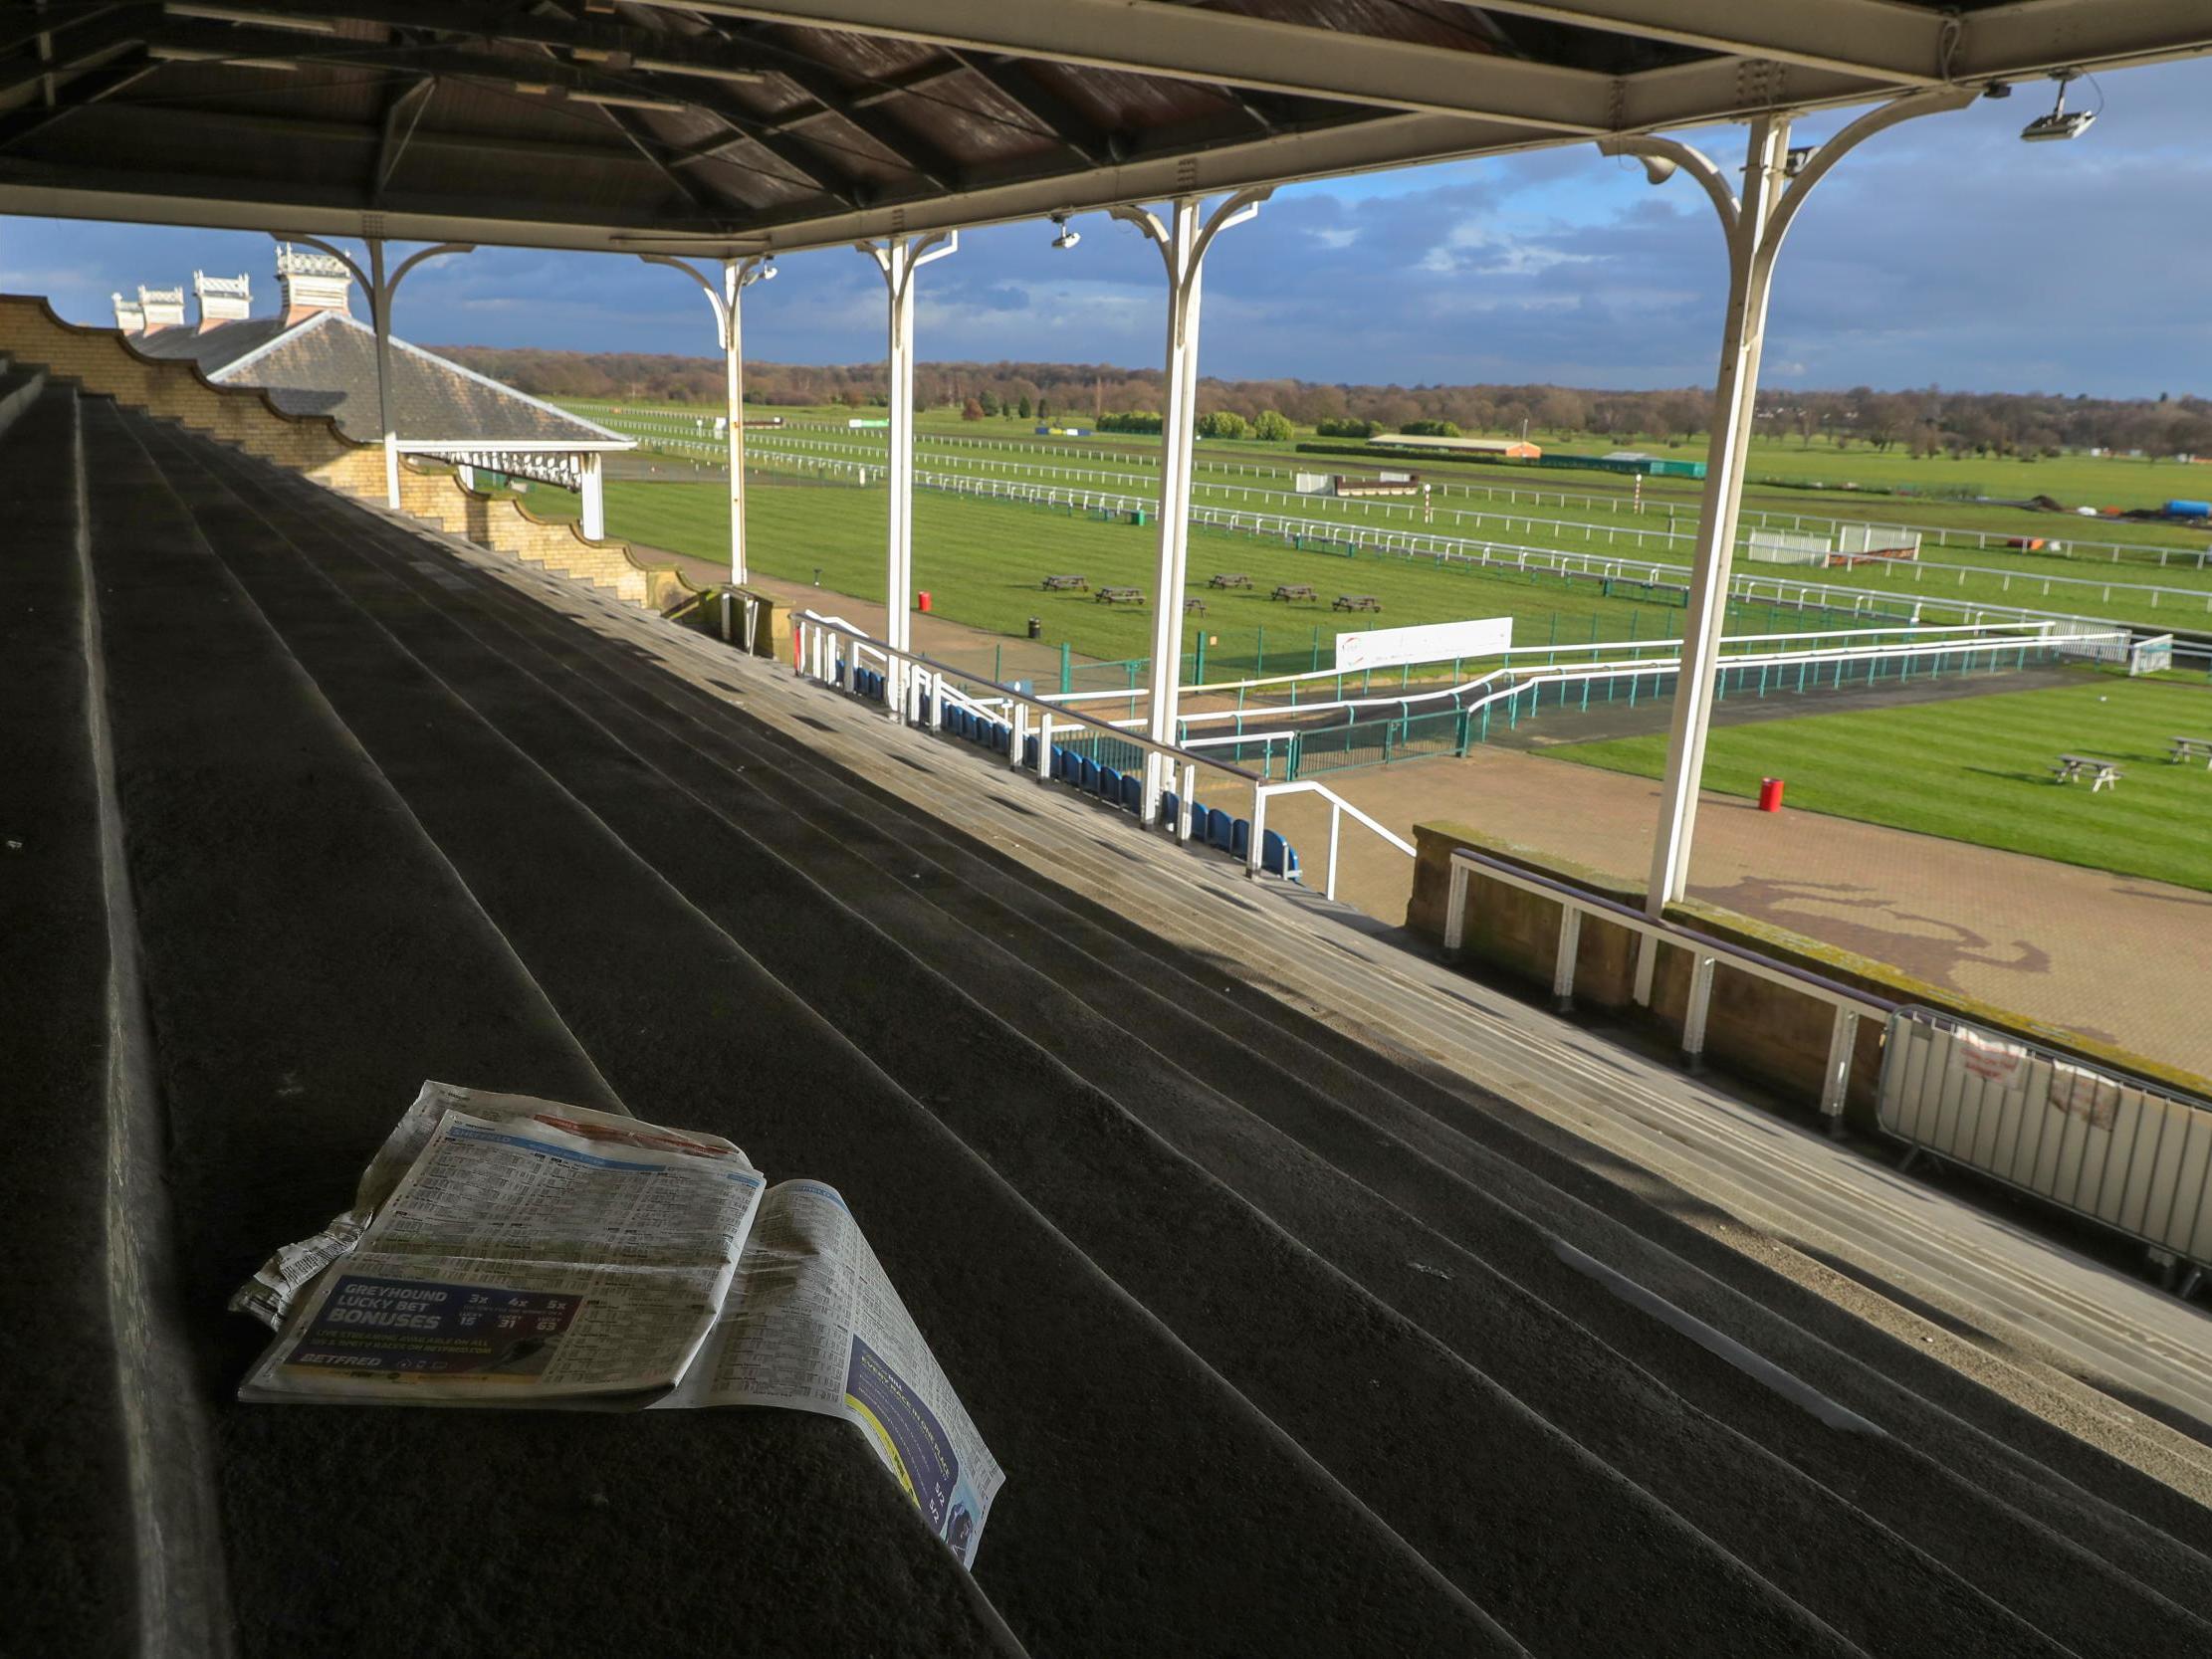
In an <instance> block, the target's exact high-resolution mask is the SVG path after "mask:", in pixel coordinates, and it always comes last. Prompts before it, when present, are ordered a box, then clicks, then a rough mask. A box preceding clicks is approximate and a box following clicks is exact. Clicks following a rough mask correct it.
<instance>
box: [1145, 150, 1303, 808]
mask: <svg viewBox="0 0 2212 1659" xmlns="http://www.w3.org/2000/svg"><path fill="white" fill-rule="evenodd" d="M1271 194H1272V191H1271V190H1264V189H1262V190H1242V191H1239V192H1237V193H1236V194H1235V195H1233V196H1231V197H1229V198H1228V200H1227V201H1225V202H1223V203H1221V205H1220V206H1219V207H1217V208H1216V209H1215V210H1214V213H1213V215H1212V217H1210V218H1209V217H1206V216H1205V214H1204V205H1205V204H1204V202H1203V201H1202V200H1201V198H1199V197H1197V196H1178V197H1177V198H1176V199H1175V202H1174V205H1173V209H1172V212H1171V214H1170V222H1169V223H1167V224H1165V225H1163V224H1162V223H1161V222H1160V218H1159V216H1158V215H1157V214H1155V213H1153V212H1151V211H1150V210H1149V209H1147V208H1142V207H1133V206H1125V207H1117V208H1115V209H1113V210H1112V211H1113V215H1114V217H1115V218H1117V219H1120V220H1123V221H1125V222H1126V223H1128V224H1132V225H1135V226H1136V227H1137V228H1138V229H1139V230H1141V231H1143V232H1144V234H1145V235H1146V236H1147V237H1148V238H1150V239H1151V241H1152V242H1153V244H1154V245H1155V246H1156V247H1158V248H1159V250H1160V257H1161V259H1162V261H1163V262H1164V263H1165V264H1166V266H1167V268H1168V344H1167V356H1166V361H1165V363H1164V364H1163V371H1164V376H1165V378H1166V381H1167V392H1168V399H1167V407H1166V408H1165V409H1164V410H1163V411H1162V418H1161V423H1160V515H1159V517H1160V563H1159V568H1158V570H1157V572H1156V573H1155V576H1154V588H1153V595H1152V603H1153V617H1152V675H1151V686H1150V689H1151V696H1150V698H1149V701H1148V702H1147V705H1146V718H1147V725H1146V735H1147V736H1149V737H1150V738H1151V739H1152V740H1153V741H1154V742H1156V743H1173V742H1174V741H1175V740H1176V737H1177V724H1178V723H1177V717H1178V715H1179V713H1180V711H1181V705H1182V699H1183V589H1184V584H1185V581H1186V579H1187V578H1188V575H1189V567H1190V557H1191V448H1192V440H1193V437H1194V435H1195V431H1196V424H1197V421H1198V387H1199V295H1200V279H1201V277H1202V276H1203V275H1204V272H1205V267H1206V251H1207V249H1209V248H1210V247H1212V246H1213V245H1214V239H1215V237H1217V236H1218V235H1219V234H1220V233H1221V232H1222V231H1224V230H1227V229H1228V228H1229V227H1230V226H1231V225H1241V224H1242V223H1244V221H1245V220H1247V219H1249V218H1251V217H1252V216H1253V215H1254V214H1256V213H1257V212H1258V211H1259V204H1260V203H1261V202H1263V201H1265V200H1266V199H1267V198H1268V196H1269V195H1271ZM1172 781H1173V774H1172V771H1171V769H1170V767H1169V765H1168V761H1167V757H1166V756H1164V755H1162V754H1160V753H1159V752H1158V751H1157V750H1148V751H1147V753H1146V755H1145V786H1144V801H1143V807H1142V812H1141V816H1142V819H1143V821H1144V822H1145V823H1147V824H1153V823H1157V822H1159V819H1160V796H1161V794H1162V792H1163V791H1164V790H1166V788H1167V787H1168V785H1169V783H1170V782H1172ZM1182 810H1184V811H1185V812H1188V811H1189V810H1190V805H1189V803H1188V802H1185V803H1184V805H1183V808H1182Z"/></svg>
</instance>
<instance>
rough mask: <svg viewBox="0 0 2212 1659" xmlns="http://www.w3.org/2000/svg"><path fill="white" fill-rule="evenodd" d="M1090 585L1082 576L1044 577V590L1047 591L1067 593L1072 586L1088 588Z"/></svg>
mask: <svg viewBox="0 0 2212 1659" xmlns="http://www.w3.org/2000/svg"><path fill="white" fill-rule="evenodd" d="M1090 585H1091V584H1090V583H1089V582H1087V581H1085V580H1084V579H1083V578H1082V577H1081V576H1047V577H1045V578H1044V591H1045V592H1047V593H1065V592H1067V591H1068V590H1069V589H1070V588H1077V587H1086V588H1087V587H1089V586H1090Z"/></svg>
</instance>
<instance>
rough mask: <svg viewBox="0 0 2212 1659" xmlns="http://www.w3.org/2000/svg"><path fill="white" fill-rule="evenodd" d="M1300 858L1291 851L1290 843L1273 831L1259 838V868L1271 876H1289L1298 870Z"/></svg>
mask: <svg viewBox="0 0 2212 1659" xmlns="http://www.w3.org/2000/svg"><path fill="white" fill-rule="evenodd" d="M1297 863H1298V858H1297V855H1296V854H1295V853H1293V852H1292V851H1291V850H1290V843H1289V842H1287V841H1285V840H1284V839H1283V838H1282V837H1281V836H1279V835H1277V834H1276V833H1275V832H1274V831H1273V830H1269V831H1267V832H1266V834H1264V835H1262V836H1261V837H1260V838H1259V867H1260V868H1261V869H1262V870H1264V871H1266V872H1267V873H1268V874H1269V875H1270V876H1284V875H1288V874H1289V873H1290V872H1291V871H1292V870H1294V869H1296V868H1297Z"/></svg>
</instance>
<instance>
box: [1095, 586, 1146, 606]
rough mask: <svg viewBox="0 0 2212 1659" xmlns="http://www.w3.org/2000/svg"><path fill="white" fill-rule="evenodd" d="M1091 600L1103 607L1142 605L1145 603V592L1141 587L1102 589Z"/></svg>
mask: <svg viewBox="0 0 2212 1659" xmlns="http://www.w3.org/2000/svg"><path fill="white" fill-rule="evenodd" d="M1091 598H1092V600H1093V602H1094V603H1096V604H1101V605H1141V604H1143V603H1144V602H1145V590H1144V589H1143V588H1141V587H1102V588H1100V589H1099V590H1098V591H1097V592H1096V593H1095V594H1093V595H1092V596H1091Z"/></svg>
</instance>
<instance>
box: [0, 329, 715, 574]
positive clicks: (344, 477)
mask: <svg viewBox="0 0 2212 1659" xmlns="http://www.w3.org/2000/svg"><path fill="white" fill-rule="evenodd" d="M0 354H5V355H6V356H8V357H10V358H12V359H14V360H16V361H18V362H20V363H23V364H26V365H35V366H36V367H38V368H39V369H42V370H43V371H44V372H46V373H47V374H50V375H53V376H56V377H60V378H67V379H69V380H71V381H73V382H75V383H76V384H77V385H79V386H81V387H82V388H84V389H85V390H86V391H88V392H95V393H99V394H101V395H103V396H107V397H111V398H114V399H115V400H116V401H117V402H119V403H121V404H123V405H125V406H127V407H129V408H133V409H142V410H144V411H145V412H147V413H148V414H153V415H158V416H161V417H162V418H164V419H167V420H173V421H175V422H177V423H178V424H179V425H182V426H184V427H186V428H188V429H189V430H191V431H194V432H200V433H204V434H206V435H208V436H209V437H214V438H219V439H222V440H223V441H224V442H226V443H231V444H235V445H237V446H238V448H240V449H242V450H244V451H245V452H246V453H247V454H249V455H254V456H259V457H260V458H262V459H263V460H266V461H271V462H274V463H276V464H277V465H278V466H281V467H287V468H290V469H291V470H293V471H295V472H297V473H300V474H301V475H303V476H304V477H307V478H311V479H314V480H315V481H316V482H317V483H319V484H323V485H327V486H328V487H329V488H331V489H332V490H335V491H337V492H339V493H340V494H342V495H346V496H350V497H352V498H353V499H355V500H356V501H361V502H367V503H369V504H371V505H377V506H380V505H382V504H383V502H384V499H385V489H384V456H383V450H382V448H381V447H380V446H378V445H374V444H359V443H355V442H354V441H353V440H352V439H350V438H348V437H346V436H345V435H344V434H343V433H342V432H340V431H339V430H338V429H337V426H336V423H335V422H333V421H332V420H331V419H329V418H328V417H309V416H301V415H293V414H288V413H287V412H285V411H284V410H282V409H280V408H278V407H277V405H276V404H275V403H273V402H271V401H270V399H269V397H268V395H267V394H266V393H264V392H262V391H260V390H258V389H256V388H253V387H245V386H218V385H214V384H212V383H211V382H209V381H208V380H206V379H204V378H202V377H201V375H200V373H199V370H198V369H197V368H196V367H195V366H194V365H193V364H191V363H189V362H184V361H181V360H175V359H156V358H150V357H141V356H140V355H138V353H136V352H135V351H133V350H131V349H130V345H129V342H128V339H127V338H126V336H125V335H123V334H122V333H121V331H120V330H118V329H114V328H97V327H86V326H81V325H79V324H77V323H72V322H65V321H63V320H62V319H61V318H60V317H59V316H57V315H55V313H54V311H53V308H52V307H51V306H49V305H48V304H47V303H46V302H45V301H44V300H42V299H38V298H34V297H29V296H24V295H0ZM4 421H5V406H4V405H0V424H4ZM399 495H400V505H401V507H402V509H403V510H404V511H405V512H407V513H409V514H411V515H412V516H414V517H415V518H420V519H422V520H423V521H424V522H426V523H429V524H433V525H435V526H436V527H438V528H439V529H442V530H446V531H448V532H450V533H452V534H455V535H460V536H465V537H466V538H468V539H469V540H471V541H473V542H475V543H476V544H477V545H478V546H480V547H487V548H490V549H491V550H493V551H494V552H499V553H505V554H507V555H509V556H511V557H514V558H518V559H521V560H523V561H524V562H525V563H529V564H538V565H542V566H544V567H545V568H546V569H549V570H552V571H553V572H555V573H556V574H559V575H563V576H567V577H571V578H573V579H574V580H577V581H581V582H586V583H589V584H590V585H591V586H594V587H599V588H604V589H607V590H608V591H610V592H612V593H613V594H614V595H615V596H616V597H617V598H619V599H621V600H622V601H623V602H624V603H626V604H631V605H636V606H640V607H643V608H647V609H654V610H658V609H663V608H665V607H667V606H668V605H670V604H672V603H674V602H675V601H676V600H678V599H679V598H681V597H682V596H683V595H684V594H685V593H687V592H689V591H691V586H690V584H689V583H688V582H686V581H685V579H684V577H683V576H682V575H681V574H680V573H679V572H678V571H677V570H676V568H675V567H674V566H673V565H667V564H649V563H645V562H643V561H641V560H639V559H638V558H637V556H636V555H635V554H634V553H632V552H631V550H630V549H629V547H628V546H627V545H626V544H625V543H623V542H619V541H592V540H589V539H587V538H586V537H585V536H584V535H583V533H582V532H581V530H579V529H578V528H577V527H576V525H574V524H573V523H569V522H563V521H556V520H550V519H545V518H538V517H536V516H535V515H534V514H532V513H531V512H530V510H529V509H527V508H525V507H523V506H522V505H521V504H520V503H518V502H516V501H513V500H511V499H509V498H505V497H495V496H488V495H484V494H482V493H480V492H477V491H474V490H469V489H465V488H463V487H462V485H461V483H460V482H459V480H457V479H455V478H454V477H453V476H452V475H451V474H449V473H445V472H439V471H431V470H425V469H424V468H422V467H419V466H417V465H416V464H415V463H414V462H412V461H410V460H407V459H404V458H403V459H402V460H401V463H400V490H399Z"/></svg>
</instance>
